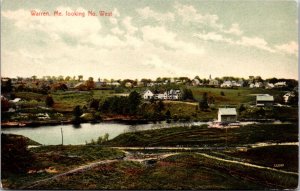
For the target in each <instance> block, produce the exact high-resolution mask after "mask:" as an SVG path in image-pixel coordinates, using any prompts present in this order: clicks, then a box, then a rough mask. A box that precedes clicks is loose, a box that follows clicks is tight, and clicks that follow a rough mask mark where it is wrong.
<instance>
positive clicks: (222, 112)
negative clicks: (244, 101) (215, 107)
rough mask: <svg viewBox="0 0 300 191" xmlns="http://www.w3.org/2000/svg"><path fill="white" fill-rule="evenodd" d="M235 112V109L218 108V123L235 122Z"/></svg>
mask: <svg viewBox="0 0 300 191" xmlns="http://www.w3.org/2000/svg"><path fill="white" fill-rule="evenodd" d="M236 121H237V112H236V109H235V108H219V111H218V122H228V123H230V122H236Z"/></svg>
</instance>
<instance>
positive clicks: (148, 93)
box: [143, 90, 154, 99]
mask: <svg viewBox="0 0 300 191" xmlns="http://www.w3.org/2000/svg"><path fill="white" fill-rule="evenodd" d="M143 98H144V99H152V98H154V93H153V92H152V91H151V90H146V91H145V92H144V93H143Z"/></svg>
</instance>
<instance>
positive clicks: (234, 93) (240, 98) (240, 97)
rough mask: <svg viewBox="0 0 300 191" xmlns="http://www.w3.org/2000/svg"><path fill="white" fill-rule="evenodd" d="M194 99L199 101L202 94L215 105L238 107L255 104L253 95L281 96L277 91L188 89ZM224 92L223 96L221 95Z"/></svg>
mask: <svg viewBox="0 0 300 191" xmlns="http://www.w3.org/2000/svg"><path fill="white" fill-rule="evenodd" d="M190 88H191V90H192V92H193V95H194V98H195V99H196V100H198V101H199V100H201V99H202V95H203V94H204V92H206V93H207V94H208V97H211V96H212V97H214V99H215V104H216V105H218V106H219V105H220V106H221V105H239V104H241V103H244V104H250V103H254V102H255V99H256V97H255V95H254V94H270V95H273V96H275V97H276V96H279V95H281V94H282V92H281V91H278V90H266V89H262V88H238V89H226V88H206V87H190ZM221 92H224V96H222V95H221Z"/></svg>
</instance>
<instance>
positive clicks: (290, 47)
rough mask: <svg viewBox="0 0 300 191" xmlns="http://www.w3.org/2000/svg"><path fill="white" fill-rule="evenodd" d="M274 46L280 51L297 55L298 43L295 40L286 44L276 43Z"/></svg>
mask: <svg viewBox="0 0 300 191" xmlns="http://www.w3.org/2000/svg"><path fill="white" fill-rule="evenodd" d="M275 48H276V49H277V50H278V51H279V52H282V53H287V54H292V55H296V56H297V55H298V44H297V43H296V42H295V41H291V42H289V43H286V44H281V45H276V46H275Z"/></svg>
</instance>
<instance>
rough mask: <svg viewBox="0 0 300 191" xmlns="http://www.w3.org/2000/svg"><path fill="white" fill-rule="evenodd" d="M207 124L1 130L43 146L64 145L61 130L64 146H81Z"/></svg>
mask: <svg viewBox="0 0 300 191" xmlns="http://www.w3.org/2000/svg"><path fill="white" fill-rule="evenodd" d="M203 124H207V123H206V122H173V123H166V122H160V123H147V124H133V125H132V124H124V123H116V122H103V123H97V124H91V123H83V124H81V125H80V126H77V127H76V126H74V125H71V124H68V125H57V126H41V127H21V128H20V127H18V128H4V129H1V131H2V132H3V133H7V134H8V133H10V134H17V135H23V136H26V137H28V138H30V139H32V140H34V141H37V142H39V143H41V144H43V145H59V144H61V143H62V138H61V129H62V131H63V137H64V139H63V141H64V145H80V144H85V143H86V142H91V140H92V139H94V140H97V139H98V137H99V136H103V135H105V134H106V133H108V134H109V139H113V138H115V137H116V136H118V135H120V134H122V133H127V132H135V131H144V130H150V129H162V128H171V127H176V126H191V125H203Z"/></svg>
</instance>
